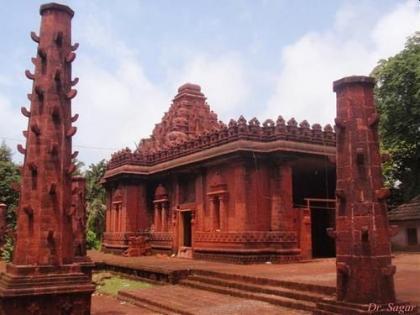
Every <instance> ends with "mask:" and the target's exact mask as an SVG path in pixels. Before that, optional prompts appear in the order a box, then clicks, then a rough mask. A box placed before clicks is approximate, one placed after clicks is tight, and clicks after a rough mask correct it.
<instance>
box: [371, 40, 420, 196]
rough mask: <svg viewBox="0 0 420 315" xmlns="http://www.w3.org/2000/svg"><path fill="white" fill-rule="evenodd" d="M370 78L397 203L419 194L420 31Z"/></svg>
mask: <svg viewBox="0 0 420 315" xmlns="http://www.w3.org/2000/svg"><path fill="white" fill-rule="evenodd" d="M372 75H373V76H374V77H375V78H376V79H377V85H376V88H375V96H376V101H377V105H378V110H379V112H380V115H381V121H380V125H379V133H380V136H381V138H382V149H383V151H385V152H387V153H389V154H390V156H391V159H390V160H389V161H388V162H386V163H385V165H384V173H385V177H386V181H387V184H388V185H389V186H390V187H392V188H393V189H394V191H395V192H396V195H397V196H398V195H399V196H400V200H399V201H407V200H409V199H411V198H412V197H414V196H415V195H417V194H420V32H417V33H415V34H414V35H413V36H412V37H410V38H409V39H408V40H407V42H406V45H405V48H404V49H403V50H402V51H401V52H400V53H398V54H397V55H395V56H393V57H391V58H388V59H387V60H380V61H379V63H378V66H377V67H376V68H375V69H374V70H373V72H372ZM397 201H398V198H397Z"/></svg>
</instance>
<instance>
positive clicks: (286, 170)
mask: <svg viewBox="0 0 420 315" xmlns="http://www.w3.org/2000/svg"><path fill="white" fill-rule="evenodd" d="M278 172H279V182H278V184H279V186H280V187H279V190H280V196H279V197H280V207H279V209H278V210H279V214H278V216H279V229H280V230H281V231H292V230H294V222H293V213H292V212H293V183H292V181H293V169H292V166H291V165H290V162H286V161H285V162H283V163H282V164H281V165H279V170H278Z"/></svg>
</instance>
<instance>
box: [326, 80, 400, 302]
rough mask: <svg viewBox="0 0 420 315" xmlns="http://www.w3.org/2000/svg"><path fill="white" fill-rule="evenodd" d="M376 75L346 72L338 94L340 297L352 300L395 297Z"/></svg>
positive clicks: (337, 222) (348, 300)
mask: <svg viewBox="0 0 420 315" xmlns="http://www.w3.org/2000/svg"><path fill="white" fill-rule="evenodd" d="M374 84H375V82H374V80H373V78H370V77H347V78H343V79H341V80H338V81H335V82H334V91H335V92H336V93H337V118H336V130H337V190H336V195H337V212H336V231H335V232H332V234H333V236H334V235H335V237H336V244H337V299H338V300H339V301H345V302H354V303H378V304H379V303H390V302H394V301H395V292H394V280H393V276H394V273H395V266H393V265H392V264H391V249H390V233H391V230H390V228H389V225H388V220H387V214H386V213H387V208H386V202H385V200H386V198H387V197H388V196H389V191H388V190H387V189H385V188H383V177H382V171H381V156H380V154H379V143H378V131H377V128H378V122H379V115H378V113H377V111H376V107H375V105H374V98H373V87H374Z"/></svg>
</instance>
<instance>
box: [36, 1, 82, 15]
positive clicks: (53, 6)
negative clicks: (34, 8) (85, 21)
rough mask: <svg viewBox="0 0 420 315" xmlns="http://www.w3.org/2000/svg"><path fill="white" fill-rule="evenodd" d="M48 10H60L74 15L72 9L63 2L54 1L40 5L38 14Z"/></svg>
mask: <svg viewBox="0 0 420 315" xmlns="http://www.w3.org/2000/svg"><path fill="white" fill-rule="evenodd" d="M48 10H50V11H62V12H65V13H67V14H68V15H70V17H73V16H74V11H73V10H72V9H71V8H70V7H68V6H66V5H64V4H59V3H54V2H51V3H46V4H43V5H41V8H40V9H39V14H40V15H44V14H45V13H46V12H47V11H48Z"/></svg>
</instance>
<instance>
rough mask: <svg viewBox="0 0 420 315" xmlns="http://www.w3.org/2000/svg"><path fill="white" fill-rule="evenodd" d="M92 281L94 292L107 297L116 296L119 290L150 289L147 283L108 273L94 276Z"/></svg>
mask: <svg viewBox="0 0 420 315" xmlns="http://www.w3.org/2000/svg"><path fill="white" fill-rule="evenodd" d="M93 280H94V282H95V283H96V284H97V286H96V291H97V292H98V293H102V294H108V295H117V294H118V291H120V290H134V289H144V288H150V287H152V285H151V284H149V283H146V282H142V281H136V280H131V279H127V278H123V277H119V276H114V275H112V274H110V273H97V274H94V275H93Z"/></svg>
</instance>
